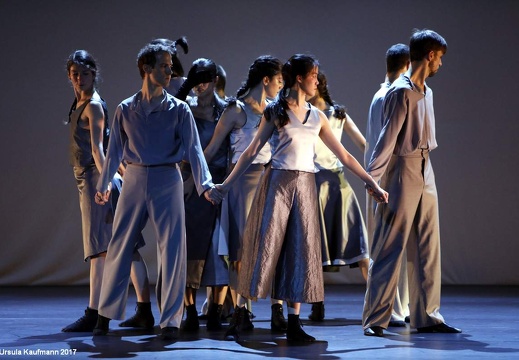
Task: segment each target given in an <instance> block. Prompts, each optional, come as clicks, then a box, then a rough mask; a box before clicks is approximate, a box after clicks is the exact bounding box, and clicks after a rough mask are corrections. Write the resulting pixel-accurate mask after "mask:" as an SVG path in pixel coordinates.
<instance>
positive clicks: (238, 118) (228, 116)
mask: <svg viewBox="0 0 519 360" xmlns="http://www.w3.org/2000/svg"><path fill="white" fill-rule="evenodd" d="M246 120H247V118H246V115H245V113H244V112H243V110H242V109H241V108H240V107H238V106H231V107H227V108H226V109H225V111H224V112H223V114H222V116H221V117H220V120H219V121H218V124H217V125H216V129H215V130H214V134H213V137H212V138H211V141H210V142H209V144H208V145H207V146H206V148H205V149H204V155H205V160H206V161H207V163H210V162H211V160H212V159H213V156H214V155H215V154H216V152H217V151H218V149H219V148H220V146H221V145H222V143H223V141H224V140H225V138H226V137H227V135H229V134H230V133H231V131H232V129H234V128H235V127H239V126H242V125H243V124H244V123H245V121H246Z"/></svg>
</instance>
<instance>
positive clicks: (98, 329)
mask: <svg viewBox="0 0 519 360" xmlns="http://www.w3.org/2000/svg"><path fill="white" fill-rule="evenodd" d="M109 327H110V319H109V318H107V317H104V316H102V315H99V316H98V317H97V323H96V326H95V328H94V331H93V333H94V336H105V335H106V334H108V329H109Z"/></svg>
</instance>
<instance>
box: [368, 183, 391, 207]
mask: <svg viewBox="0 0 519 360" xmlns="http://www.w3.org/2000/svg"><path fill="white" fill-rule="evenodd" d="M366 191H367V192H368V194H369V195H370V196H373V198H374V199H375V201H376V202H378V203H387V202H388V201H389V193H388V192H387V191H385V190H384V189H382V188H381V187H380V186H377V189H374V188H372V187H371V186H370V185H368V184H366Z"/></svg>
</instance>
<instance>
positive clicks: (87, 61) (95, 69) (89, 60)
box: [67, 50, 100, 89]
mask: <svg viewBox="0 0 519 360" xmlns="http://www.w3.org/2000/svg"><path fill="white" fill-rule="evenodd" d="M74 64H75V65H82V66H84V67H86V68H87V69H89V70H90V71H91V72H92V74H93V75H94V89H96V88H97V85H98V81H99V80H100V76H99V65H98V64H97V61H96V60H95V59H94V57H93V56H92V54H90V53H89V52H88V51H86V50H76V51H74V52H73V53H72V54H70V56H69V57H68V59H67V74H68V73H69V72H70V68H71V67H72V65H74Z"/></svg>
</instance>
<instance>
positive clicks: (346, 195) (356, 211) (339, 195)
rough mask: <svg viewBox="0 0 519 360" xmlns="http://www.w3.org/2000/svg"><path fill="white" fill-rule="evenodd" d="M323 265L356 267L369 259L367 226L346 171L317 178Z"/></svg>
mask: <svg viewBox="0 0 519 360" xmlns="http://www.w3.org/2000/svg"><path fill="white" fill-rule="evenodd" d="M315 180H316V184H317V192H318V194H319V195H318V196H319V222H320V225H321V234H322V241H321V247H322V258H323V265H338V266H342V265H353V264H356V263H357V262H358V261H359V260H362V259H365V258H368V257H369V247H368V237H367V231H366V225H365V223H364V219H363V217H362V212H361V209H360V206H359V202H358V200H357V197H356V196H355V193H354V191H353V188H352V187H351V185H350V184H349V183H348V181H347V180H346V177H345V176H344V170H343V168H338V169H333V170H320V171H319V172H318V173H317V174H315Z"/></svg>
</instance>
